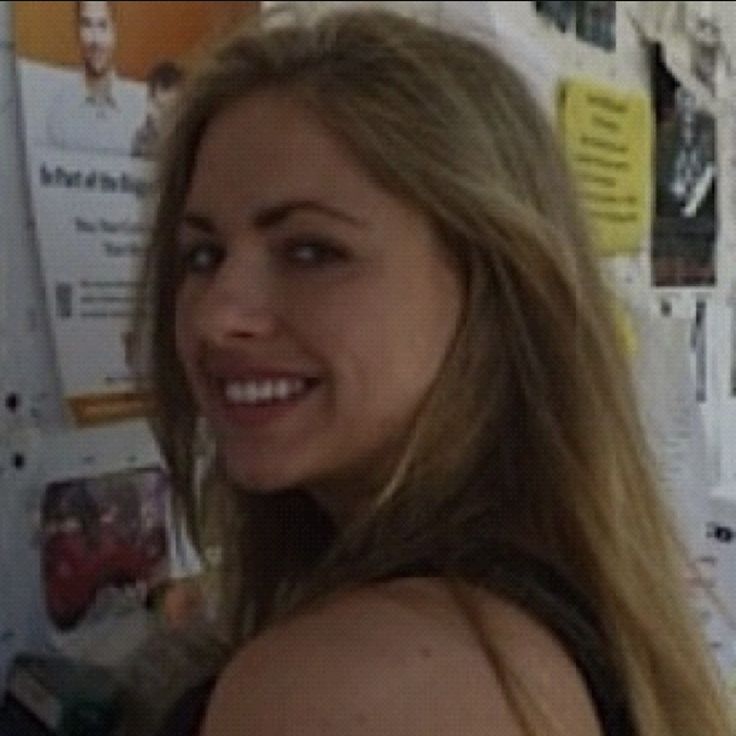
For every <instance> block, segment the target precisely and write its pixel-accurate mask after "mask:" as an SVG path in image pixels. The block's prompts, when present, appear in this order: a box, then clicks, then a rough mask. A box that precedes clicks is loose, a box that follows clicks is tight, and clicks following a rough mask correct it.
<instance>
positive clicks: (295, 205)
mask: <svg viewBox="0 0 736 736" xmlns="http://www.w3.org/2000/svg"><path fill="white" fill-rule="evenodd" d="M299 210H312V211H316V212H319V213H321V214H323V215H327V216H328V217H332V218H334V219H336V220H341V221H343V222H347V223H349V224H351V225H355V226H356V227H366V226H367V223H366V222H365V221H364V220H361V219H360V218H358V217H355V216H354V215H351V214H348V213H347V212H345V211H344V210H341V209H338V208H337V207H332V206H331V205H327V204H324V203H323V202H319V201H318V200H314V199H293V200H287V201H285V202H279V203H278V204H274V205H269V206H268V207H264V208H263V209H261V210H259V211H258V212H256V213H255V214H254V216H253V224H254V225H255V226H256V227H257V228H259V229H267V228H269V227H273V226H275V225H278V224H279V223H281V222H283V221H284V220H285V219H286V218H287V217H289V215H291V214H293V213H294V212H296V211H299Z"/></svg>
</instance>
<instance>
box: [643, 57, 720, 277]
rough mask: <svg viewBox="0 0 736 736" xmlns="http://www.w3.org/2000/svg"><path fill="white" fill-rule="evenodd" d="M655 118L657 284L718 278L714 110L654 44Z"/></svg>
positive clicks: (654, 255)
mask: <svg viewBox="0 0 736 736" xmlns="http://www.w3.org/2000/svg"><path fill="white" fill-rule="evenodd" d="M652 74H653V85H652V87H653V94H654V110H655V118H656V149H655V159H656V167H655V182H656V184H655V190H656V195H655V205H654V222H653V228H652V278H653V282H654V286H667V287H674V286H697V287H701V286H714V285H715V283H716V252H715V244H716V236H717V229H718V227H717V184H718V181H717V180H718V176H717V161H716V125H715V118H714V116H713V115H712V114H711V113H710V112H709V111H708V110H707V109H706V108H705V107H703V106H701V105H700V103H699V101H698V97H696V95H695V94H694V93H693V92H692V91H691V90H690V89H689V88H688V87H687V86H685V85H684V84H682V83H681V82H680V81H679V80H678V79H677V78H676V77H675V76H674V75H673V74H672V73H671V72H670V71H669V69H668V68H667V66H666V65H665V64H664V62H663V60H662V49H661V47H660V46H658V45H654V46H653V47H652Z"/></svg>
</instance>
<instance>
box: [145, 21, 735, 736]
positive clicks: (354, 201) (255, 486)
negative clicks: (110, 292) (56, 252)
mask: <svg viewBox="0 0 736 736" xmlns="http://www.w3.org/2000/svg"><path fill="white" fill-rule="evenodd" d="M271 20H272V16H270V15H268V14H267V15H265V16H264V17H263V18H262V19H261V20H260V21H259V25H258V27H250V28H240V29H237V31H236V32H235V33H234V34H233V36H232V37H231V38H230V39H228V40H227V41H226V42H225V43H223V44H222V45H221V46H219V47H218V48H216V49H213V50H212V52H211V54H210V56H209V58H208V60H207V61H206V63H204V65H203V66H202V68H201V69H200V70H199V72H198V73H197V74H195V75H194V76H193V77H192V78H191V79H190V80H189V82H188V87H187V89H186V90H184V92H183V95H182V98H181V105H180V110H179V113H178V117H177V119H176V120H175V121H174V125H173V126H172V134H171V139H170V141H169V147H168V150H167V155H166V157H165V158H164V160H163V162H162V165H161V177H160V181H161V197H160V202H159V209H158V215H157V221H156V227H155V231H154V239H153V244H152V248H151V250H150V253H149V258H148V262H147V281H146V284H147V290H146V292H145V293H146V294H147V295H148V296H149V297H150V300H151V301H150V304H149V305H148V306H149V312H150V314H152V317H153V330H152V332H151V334H152V340H151V345H150V348H151V350H150V352H151V355H152V357H153V364H152V370H151V375H152V377H153V383H154V389H155V394H156V402H157V414H156V416H155V419H154V427H155V429H156V432H157V435H158V437H159V440H160V442H161V446H162V449H163V451H164V454H165V456H166V458H167V460H168V462H169V465H170V468H171V471H172V474H173V478H174V483H175V488H176V491H177V493H178V494H179V497H180V498H181V499H182V500H183V501H184V504H185V507H186V509H187V511H188V517H189V519H190V523H192V524H193V532H194V534H195V536H196V533H197V531H198V529H197V527H196V524H195V523H194V520H195V518H196V513H195V511H196V508H197V504H196V503H195V492H194V484H193V478H194V475H195V474H194V463H195V453H194V446H195V435H196V434H197V431H196V430H197V429H198V427H199V426H200V425H202V424H203V425H204V426H205V427H206V429H207V432H208V433H209V436H210V438H211V440H212V441H213V444H214V447H215V455H214V458H213V468H212V470H213V473H214V474H215V475H216V476H218V478H219V480H218V487H222V486H224V487H226V488H227V489H228V496H227V499H228V503H229V504H230V506H229V508H231V509H233V512H232V513H231V514H229V515H227V518H226V519H224V524H223V529H222V535H223V538H224V540H225V548H226V555H227V560H228V563H227V568H228V576H227V579H226V580H225V585H224V586H223V595H224V598H225V600H226V604H227V605H225V606H223V611H222V613H223V617H225V618H226V619H227V621H228V624H229V627H230V631H231V632H232V636H231V640H230V642H229V645H230V648H231V652H232V658H231V661H230V664H229V665H228V666H227V667H226V668H225V669H224V671H223V672H222V673H221V674H220V675H219V677H218V678H216V684H215V685H214V689H212V688H213V683H207V684H206V685H204V686H203V688H202V689H201V690H200V691H199V692H198V693H189V694H187V696H186V697H185V699H184V700H183V701H182V708H181V709H180V710H177V711H176V712H175V713H174V714H173V716H172V721H171V722H170V723H169V724H167V725H166V726H165V728H164V733H166V734H175V733H191V734H194V733H196V732H197V731H198V729H199V728H200V725H201V724H200V719H201V718H204V720H203V731H202V733H204V734H205V736H224V735H227V734H240V733H248V734H258V735H261V736H269V735H271V734H273V735H274V736H275V734H297V733H298V734H301V735H303V736H311V735H314V736H316V734H323V735H324V734H327V735H329V734H341V736H346V735H347V736H350V735H355V736H368V735H370V734H395V733H396V734H398V733H401V734H406V736H412V735H413V734H416V735H417V736H419V735H420V734H421V735H422V736H426V734H446V733H462V734H464V735H466V736H475V734H478V735H480V734H488V733H493V734H495V736H516V735H517V734H527V735H528V734H536V735H540V734H544V735H545V736H548V735H549V734H565V735H566V736H598V735H601V734H603V735H604V736H632V735H634V734H638V735H640V736H643V735H644V734H646V735H647V736H649V735H650V734H657V735H658V736H692V734H694V733H698V734H704V735H707V736H726V734H730V726H729V723H728V716H727V713H726V707H725V705H724V701H723V699H722V696H721V693H720V691H719V685H718V683H717V681H716V678H715V676H714V674H713V672H712V669H711V664H710V662H709V661H708V660H707V657H706V654H705V651H704V648H703V644H702V641H701V639H700V636H699V634H698V632H697V630H696V628H695V626H694V624H693V622H692V620H691V616H690V612H689V611H688V609H687V606H686V603H685V599H684V595H683V590H682V583H683V581H682V580H681V572H682V565H683V560H682V558H681V556H680V551H679V550H680V547H679V543H678V541H677V539H676V537H675V535H674V533H673V530H672V525H671V523H670V520H669V518H668V516H667V513H666V510H665V508H664V506H663V504H662V502H661V500H660V498H659V495H658V489H657V487H656V483H655V481H654V480H653V472H652V469H651V465H650V460H649V457H648V455H647V454H646V451H645V449H644V448H645V441H644V438H643V435H642V431H641V428H640V426H639V422H638V418H637V411H636V407H635V405H634V401H633V398H632V396H633V392H632V390H631V386H630V379H629V374H628V366H627V364H626V362H625V359H624V358H623V357H622V355H621V354H620V353H619V349H618V345H617V342H616V336H615V330H614V327H613V325H612V324H611V321H610V317H609V313H608V308H607V296H606V294H605V290H604V288H603V286H602V283H601V280H600V278H599V276H598V274H597V271H596V265H595V262H594V258H593V256H592V249H591V247H590V242H589V239H588V235H587V232H586V228H585V225H584V223H583V220H582V217H581V215H580V211H579V207H578V203H577V201H576V198H575V197H574V195H573V192H572V187H571V186H570V184H569V180H568V174H567V171H566V168H565V165H564V162H563V157H562V156H561V155H560V152H559V150H558V147H557V143H556V140H555V137H554V135H553V133H552V131H551V130H550V128H549V126H548V124H547V122H546V120H545V119H544V117H543V115H542V114H541V113H540V112H539V111H538V110H537V108H536V106H535V104H534V102H533V100H532V99H531V97H530V95H529V94H527V92H526V91H525V89H524V85H523V82H522V80H521V79H520V78H519V77H518V76H517V74H516V73H515V72H514V71H513V70H512V69H511V68H510V67H509V66H508V65H507V64H506V63H505V62H504V61H503V59H502V58H501V57H500V56H499V54H498V53H496V52H495V51H493V50H492V49H491V48H489V47H487V46H485V45H481V44H480V43H478V42H475V41H471V40H468V39H466V38H462V37H460V36H456V35H453V34H451V33H448V32H445V31H442V30H438V29H436V28H433V27H430V26H428V25H424V24H422V23H420V22H417V21H413V20H408V19H405V18H401V17H399V16H397V15H394V14H391V13H386V12H379V11H373V10H366V9H361V10H356V11H350V12H346V11H341V12H337V13H330V14H328V15H327V16H325V17H323V18H321V19H317V20H314V19H312V20H311V21H306V20H300V19H299V18H293V19H291V20H289V19H285V18H284V17H281V16H279V17H277V19H276V20H277V21H278V22H274V23H272V22H271ZM172 315H174V317H175V318H174V319H173V320H172V318H171V317H172ZM208 500H209V499H207V498H205V503H206V502H207V501H208ZM211 690H212V692H210V691H211ZM205 710H206V716H205V715H203V714H204V711H205Z"/></svg>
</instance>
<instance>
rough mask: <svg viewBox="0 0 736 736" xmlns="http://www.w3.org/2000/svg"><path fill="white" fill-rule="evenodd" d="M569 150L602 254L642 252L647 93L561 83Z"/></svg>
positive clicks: (648, 125)
mask: <svg viewBox="0 0 736 736" xmlns="http://www.w3.org/2000/svg"><path fill="white" fill-rule="evenodd" d="M559 119H560V128H561V131H562V136H563V141H564V144H565V149H566V151H567V154H568V159H569V161H570V164H571V166H572V169H573V172H574V174H575V175H576V178H577V184H578V187H579V189H580V192H581V195H582V198H583V203H584V206H585V208H586V210H587V213H588V215H589V218H590V221H591V225H592V227H593V234H594V242H595V244H596V247H597V248H598V250H599V252H600V253H601V254H603V255H614V254H616V253H631V252H635V251H637V250H638V249H639V248H640V246H641V242H642V238H643V235H644V232H645V229H646V226H647V224H648V221H649V217H648V211H649V201H650V194H649V190H650V187H649V181H650V168H649V162H650V158H651V157H650V144H649V140H650V135H649V131H650V128H651V120H650V114H649V103H648V100H647V99H646V97H645V96H644V95H643V94H641V93H637V92H630V93H628V92H624V91H620V90H618V89H615V88H612V87H609V86H606V85H601V84H598V83H594V82H586V81H582V80H569V81H567V82H564V83H563V84H562V85H561V87H560V98H559Z"/></svg>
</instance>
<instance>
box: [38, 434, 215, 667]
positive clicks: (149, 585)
mask: <svg viewBox="0 0 736 736" xmlns="http://www.w3.org/2000/svg"><path fill="white" fill-rule="evenodd" d="M41 444H42V446H43V452H42V453H41V452H40V448H41ZM25 482H26V484H27V487H26V490H25V497H26V501H25V502H24V503H25V507H26V511H25V514H24V516H25V517H27V526H28V528H29V530H30V533H29V539H28V540H27V541H26V542H25V543H24V544H25V546H26V547H28V549H27V551H26V552H25V554H28V555H30V556H32V557H33V562H31V561H30V560H29V561H28V563H27V564H26V566H25V568H26V569H27V570H29V571H31V572H30V573H29V576H28V579H27V580H26V581H25V585H26V587H29V588H35V589H36V590H37V595H36V597H35V598H37V600H36V599H35V598H34V601H33V602H32V603H30V604H29V605H27V607H26V610H33V611H34V617H35V618H38V619H39V620H40V621H42V622H43V625H42V628H43V634H42V637H40V638H43V639H48V640H50V641H51V642H52V643H53V645H54V647H55V648H56V649H58V650H59V651H61V652H63V653H64V654H67V655H68V656H72V657H75V658H79V659H82V660H85V661H88V662H91V663H95V664H102V665H115V664H116V663H119V662H121V661H122V660H123V659H124V658H125V657H126V656H128V655H129V654H130V653H131V652H132V651H134V650H135V648H136V646H138V644H139V643H140V642H141V641H142V640H143V639H145V638H146V636H148V634H149V633H150V631H151V628H152V627H155V626H157V625H158V624H159V619H160V615H161V611H160V610H159V609H158V608H157V606H156V603H157V601H158V595H159V593H161V592H162V591H163V590H165V589H166V588H168V587H169V585H170V584H171V582H172V579H175V578H181V577H187V576H191V575H197V574H199V572H200V570H201V565H200V563H199V559H198V558H196V553H194V551H193V549H192V547H191V543H190V541H189V539H188V537H187V535H186V531H185V530H184V529H183V528H182V527H181V526H179V525H178V524H177V522H176V520H175V519H174V518H173V517H172V513H171V512H172V509H171V487H170V482H169V478H168V475H167V474H166V472H165V470H164V469H163V465H162V461H161V457H160V454H159V452H158V449H157V447H156V445H155V443H154V442H153V440H152V438H151V436H150V434H149V433H148V432H147V430H146V425H145V423H144V422H143V421H133V422H125V423H117V424H111V425H108V426H100V427H94V428H85V429H72V430H62V431H59V432H51V433H48V432H47V433H44V435H43V438H42V439H41V440H40V441H39V443H38V444H37V447H36V452H35V461H34V463H33V468H32V469H31V471H30V472H29V473H28V474H27V476H26V479H25Z"/></svg>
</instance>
